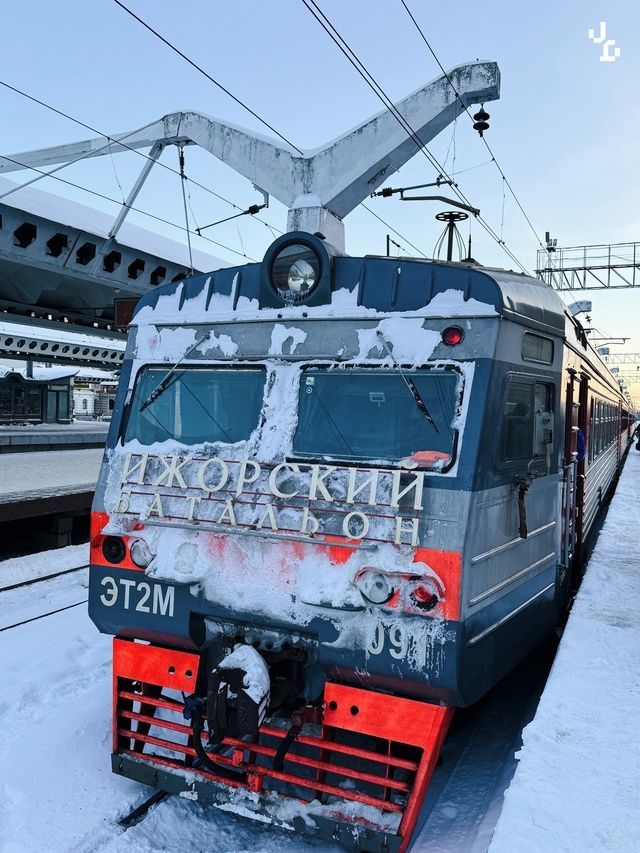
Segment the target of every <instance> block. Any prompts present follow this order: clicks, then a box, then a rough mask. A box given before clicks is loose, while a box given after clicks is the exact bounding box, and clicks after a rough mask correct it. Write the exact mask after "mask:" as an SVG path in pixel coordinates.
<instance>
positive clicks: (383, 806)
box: [112, 639, 453, 853]
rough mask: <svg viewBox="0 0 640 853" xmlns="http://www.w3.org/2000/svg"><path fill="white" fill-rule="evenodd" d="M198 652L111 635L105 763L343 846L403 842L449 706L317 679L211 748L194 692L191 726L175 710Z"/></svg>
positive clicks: (390, 851)
mask: <svg viewBox="0 0 640 853" xmlns="http://www.w3.org/2000/svg"><path fill="white" fill-rule="evenodd" d="M204 660H205V659H204V658H201V656H200V655H199V654H197V653H193V652H184V651H174V650H171V649H163V648H158V647H155V646H149V645H142V644H139V643H134V642H132V641H129V640H120V639H116V640H114V699H115V707H114V754H113V760H112V761H113V769H114V771H115V772H117V773H120V774H121V775H124V776H127V777H129V778H133V779H137V780H138V781H140V782H144V783H146V784H151V785H154V786H155V787H158V788H160V789H162V790H166V791H169V792H171V793H178V794H182V795H183V796H187V797H189V798H191V799H197V800H198V801H199V802H201V803H207V804H213V805H216V806H219V807H221V808H223V809H224V810H225V811H231V812H237V813H239V814H242V815H244V816H245V817H254V818H255V819H257V820H261V821H263V822H264V821H265V820H268V821H269V822H271V823H273V824H274V825H276V826H280V827H283V828H285V829H289V830H292V831H295V832H299V833H304V834H307V835H312V836H316V837H319V838H322V839H325V840H328V841H331V842H337V843H339V844H341V845H343V846H346V847H351V848H357V849H366V850H370V851H381V853H382V851H384V853H394V851H398V853H402V851H405V850H406V849H407V847H408V844H409V841H410V839H411V835H412V833H413V830H414V828H415V826H416V822H417V819H418V815H419V813H420V809H421V807H422V804H423V802H424V797H425V794H426V791H427V787H428V784H429V780H430V778H431V774H432V773H433V771H434V769H435V767H436V763H437V760H438V756H439V753H440V748H441V745H442V742H443V740H444V737H445V734H446V731H447V728H448V726H449V723H450V721H451V717H452V715H453V708H451V707H445V706H440V705H432V704H429V703H426V702H420V701H416V700H413V699H405V698H401V697H398V696H392V695H389V694H383V693H378V692H376V691H374V690H366V689H362V688H360V687H351V686H348V685H344V684H336V683H332V682H328V683H327V684H326V685H325V690H324V696H323V699H322V704H321V705H320V706H315V707H313V706H311V707H308V708H307V707H303V708H300V709H299V711H300V713H299V714H298V715H297V716H296V717H295V718H292V719H290V720H289V722H288V725H283V722H282V721H281V720H279V719H277V718H273V719H271V718H269V717H265V718H264V719H263V721H262V722H261V724H260V726H259V729H258V731H257V733H256V734H247V735H243V736H238V735H227V736H224V737H222V739H221V740H219V742H218V743H217V744H216V745H215V747H214V748H213V749H212V747H211V746H210V743H211V734H212V732H211V731H210V730H209V728H208V725H209V721H208V719H207V720H206V723H207V725H206V727H205V726H204V722H205V715H204V705H203V704H202V700H200V704H199V705H196V704H192V705H189V706H188V707H189V708H190V710H193V711H194V712H195V717H198V716H199V717H200V720H201V721H202V723H203V725H202V727H201V728H199V727H198V726H197V725H196V726H195V727H194V726H193V725H186V724H185V723H186V721H185V719H184V711H185V702H184V699H183V694H185V695H187V694H188V697H189V699H190V700H192V699H193V696H194V695H195V693H196V684H200V685H202V683H203V681H205V680H207V679H205V678H204V676H205V673H200V675H201V678H200V680H198V678H197V676H198V669H199V667H201V666H205V663H204ZM223 669H224V668H223ZM245 671H246V667H245ZM213 683H218V682H217V681H216V680H215V679H214V680H213ZM220 683H222V682H220ZM227 683H229V682H227ZM233 683H236V682H235V680H234V681H233ZM233 692H234V691H233V688H230V694H231V693H233ZM196 698H197V697H196ZM228 698H229V700H231V699H233V697H232V696H231V695H229V697H228ZM256 698H260V697H256ZM207 716H208V714H207ZM195 717H193V718H192V723H193V719H195ZM252 719H254V718H252ZM214 724H215V721H214ZM219 734H221V732H220V731H219V730H218V735H219ZM204 749H208V750H212V751H211V752H207V759H208V760H207V761H206V762H205V761H202V760H201V756H202V753H203V751H204Z"/></svg>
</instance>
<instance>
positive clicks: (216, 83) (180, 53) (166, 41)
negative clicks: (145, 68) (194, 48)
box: [114, 0, 303, 155]
mask: <svg viewBox="0 0 640 853" xmlns="http://www.w3.org/2000/svg"><path fill="white" fill-rule="evenodd" d="M114 3H115V4H116V5H117V6H120V8H121V9H123V10H124V11H125V12H126V13H127V14H128V15H131V17H132V18H134V19H135V20H136V21H137V22H138V23H139V24H141V25H142V26H143V27H144V28H145V29H147V30H149V32H150V33H153V35H154V36H156V38H159V39H160V41H162V42H164V44H166V46H167V47H168V48H170V49H171V50H173V51H174V53H177V54H178V56H181V57H182V59H184V61H185V62H188V63H189V65H191V67H192V68H195V69H196V71H199V72H200V74H202V75H203V76H204V77H206V78H207V80H210V81H211V82H212V83H213V84H214V86H217V87H218V89H220V90H221V91H222V92H224V93H225V95H228V96H229V97H230V98H231V99H232V100H233V101H235V102H236V104H239V105H240V106H241V107H242V108H243V109H245V110H246V111H247V112H248V113H250V114H251V115H252V116H253V117H254V118H256V119H257V120H258V121H259V122H260V123H261V124H263V125H264V126H265V127H267V128H268V129H269V130H270V131H271V132H272V133H275V135H276V136H277V137H278V138H279V139H281V140H282V141H283V142H286V144H287V145H288V146H289V147H290V148H293V149H294V151H297V152H298V154H300V155H302V154H303V152H302V151H301V150H300V149H299V148H298V146H297V145H294V144H293V143H292V142H291V141H290V140H288V139H287V137H286V136H284V135H283V134H282V133H279V132H278V131H277V130H276V129H275V127H273V126H272V125H270V124H269V122H268V121H266V120H265V119H263V118H262V116H260V115H258V113H257V112H255V110H252V109H251V107H250V106H248V105H247V104H246V103H245V102H244V101H243V100H241V98H238V97H236V95H234V94H233V92H230V91H229V89H227V88H226V86H223V85H222V83H220V82H219V81H218V80H216V79H215V77H212V76H211V74H209V72H208V71H205V70H204V68H202V66H200V65H198V64H197V63H196V62H194V61H193V60H192V59H190V58H189V57H188V56H187V54H186V53H184V52H183V51H181V50H180V48H178V47H176V46H175V45H174V44H173V43H172V42H170V41H169V39H167V38H165V37H164V36H163V35H162V34H161V33H159V32H158V31H157V30H155V29H154V28H153V27H152V26H151V25H150V24H148V23H147V22H146V21H144V20H143V19H142V18H140V17H139V16H138V15H136V13H135V12H133V11H132V10H131V9H129V8H128V7H127V6H125V4H124V3H121V2H120V0H114Z"/></svg>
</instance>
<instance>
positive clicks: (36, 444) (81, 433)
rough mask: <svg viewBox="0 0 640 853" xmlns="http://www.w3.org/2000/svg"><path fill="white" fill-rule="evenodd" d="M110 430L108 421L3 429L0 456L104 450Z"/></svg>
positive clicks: (0, 428) (6, 427) (0, 440)
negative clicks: (58, 451) (101, 448)
mask: <svg viewBox="0 0 640 853" xmlns="http://www.w3.org/2000/svg"><path fill="white" fill-rule="evenodd" d="M108 430H109V421H75V422H74V423H71V424H37V425H36V426H34V425H28V426H0V453H21V452H24V451H45V450H81V449H84V448H91V447H104V444H105V441H106V439H107V432H108ZM0 482H1V481H0ZM0 488H1V486H0Z"/></svg>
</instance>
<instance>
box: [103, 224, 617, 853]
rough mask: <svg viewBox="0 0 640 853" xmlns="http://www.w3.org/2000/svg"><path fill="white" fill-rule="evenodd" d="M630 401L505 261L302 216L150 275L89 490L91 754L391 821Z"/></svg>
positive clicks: (156, 775)
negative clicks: (436, 252)
mask: <svg viewBox="0 0 640 853" xmlns="http://www.w3.org/2000/svg"><path fill="white" fill-rule="evenodd" d="M630 422H631V415H630V412H629V411H628V407H627V403H626V401H625V399H624V397H623V395H622V394H621V392H620V388H619V386H618V383H617V382H616V380H615V378H614V377H613V376H612V375H611V374H610V372H609V371H608V369H607V367H606V365H605V364H604V363H603V361H602V360H601V359H600V357H599V356H598V355H597V353H596V352H595V351H594V349H593V348H592V347H591V346H590V345H589V342H588V340H587V337H586V335H585V333H584V330H583V329H582V328H581V326H580V324H579V322H578V321H577V320H576V319H575V318H574V317H572V316H570V315H569V314H568V313H567V311H566V310H565V308H564V306H563V304H562V303H561V301H560V299H559V298H558V296H557V294H556V293H555V292H554V291H553V290H552V289H551V288H550V287H548V286H546V285H545V284H544V283H542V282H541V281H539V280H537V279H532V278H528V277H526V276H522V275H518V274H515V273H513V272H507V271H504V270H497V269H488V268H484V267H481V266H479V265H477V264H470V263H445V262H438V261H425V260H417V259H402V260H396V259H390V258H384V257H365V258H353V257H345V256H341V255H339V254H338V253H337V252H336V251H335V250H334V249H333V248H332V247H331V246H330V245H329V244H328V243H327V242H326V241H325V240H323V239H322V238H321V236H320V235H311V234H307V233H302V232H298V233H289V234H286V235H285V236H284V237H282V238H279V239H278V240H276V241H275V242H274V243H273V245H272V246H271V247H270V248H269V250H268V251H267V253H266V256H265V258H264V260H263V261H262V263H252V264H247V265H246V266H242V267H236V268H229V269H222V270H219V271H217V272H215V273H211V274H210V275H203V276H198V277H194V278H191V279H187V280H184V281H180V282H177V283H174V284H169V285H166V286H163V287H159V288H157V289H156V290H155V291H153V292H151V293H149V294H147V295H146V296H145V297H144V298H143V299H142V300H141V301H140V303H139V305H138V307H137V309H136V313H135V316H134V318H133V321H132V326H131V333H130V337H129V341H128V345H127V352H126V358H125V362H124V365H123V370H122V375H121V379H120V385H119V389H118V395H117V399H116V406H115V411H114V416H113V420H112V423H111V428H110V431H109V436H108V441H107V449H106V452H105V456H104V462H103V465H102V470H101V474H100V479H99V483H98V488H97V491H96V496H95V501H94V506H93V514H92V532H91V576H90V577H91V579H90V599H89V607H90V614H91V617H92V619H93V621H94V622H95V624H96V625H97V626H98V628H99V629H100V630H101V631H102V632H105V633H109V634H113V635H114V638H115V639H114V652H113V655H114V671H113V756H112V762H113V769H114V771H115V772H116V773H120V774H122V775H125V776H128V777H131V778H134V779H137V780H139V781H142V782H145V783H147V784H150V785H154V786H156V787H158V788H161V789H164V790H167V791H170V792H179V793H182V794H183V795H185V796H189V797H191V798H193V799H198V800H200V801H201V802H204V803H215V804H217V805H220V806H222V807H223V808H225V809H226V810H230V811H237V812H239V813H241V814H244V815H249V816H251V815H255V816H257V817H260V818H261V819H263V820H264V819H265V815H266V816H267V817H268V819H270V820H272V821H274V822H275V823H277V824H279V825H281V826H285V827H289V828H293V829H298V828H300V829H301V830H303V831H305V832H308V833H312V834H318V835H326V836H328V837H330V838H333V839H336V840H338V841H339V842H341V843H343V844H347V845H351V846H357V847H360V848H364V849H369V850H398V849H400V850H404V849H406V847H407V845H408V843H409V839H410V837H411V833H412V830H413V828H414V826H415V823H416V819H417V815H418V810H419V808H420V805H421V803H422V801H423V798H424V793H425V791H426V787H427V785H428V782H429V778H430V775H431V773H432V771H433V768H434V766H435V762H436V760H437V757H438V751H439V748H440V745H441V743H442V740H443V738H444V736H445V734H446V730H447V726H448V724H449V721H450V719H451V715H452V713H453V709H454V708H455V707H456V706H466V705H469V704H471V703H473V702H475V701H476V700H477V699H478V698H479V697H481V696H482V695H483V694H484V693H485V692H486V691H487V690H488V689H489V688H491V687H492V685H494V684H495V683H496V682H497V681H498V680H499V679H500V678H501V677H502V676H503V675H504V674H505V673H506V672H508V671H509V670H510V669H511V668H513V667H514V666H515V665H516V664H517V663H518V662H519V661H520V660H522V659H523V658H524V657H525V656H526V655H527V654H528V653H529V652H530V651H531V650H532V649H533V648H534V647H535V646H536V644H538V643H539V642H540V641H541V640H543V639H544V638H545V637H546V636H547V635H549V634H550V633H551V632H552V631H553V630H554V627H555V626H556V625H557V623H558V621H559V619H560V618H561V615H562V613H563V612H564V611H565V610H566V608H567V606H568V602H569V601H570V599H571V596H572V592H573V590H574V589H575V587H576V584H577V581H578V579H579V576H580V571H581V567H582V565H583V561H584V555H585V549H586V548H587V547H588V543H589V536H590V534H591V533H592V532H593V530H594V526H595V524H596V521H597V518H598V512H599V510H600V508H601V507H602V506H603V504H604V503H605V501H606V499H607V495H608V494H609V492H610V490H611V488H612V486H613V484H614V482H615V479H616V476H617V473H618V471H619V468H620V464H621V461H622V459H623V455H624V453H625V450H626V448H627V446H628V443H629V440H630Z"/></svg>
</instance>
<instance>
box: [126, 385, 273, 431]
mask: <svg viewBox="0 0 640 853" xmlns="http://www.w3.org/2000/svg"><path fill="white" fill-rule="evenodd" d="M168 373H169V370H168V369H160V368H147V369H145V370H144V371H143V372H142V373H141V374H140V376H139V377H138V381H137V383H136V386H135V391H134V395H133V399H132V401H131V412H130V415H129V420H128V423H127V429H126V434H125V437H124V440H125V442H126V441H130V440H131V439H134V438H135V439H137V440H138V441H139V442H140V443H141V444H153V443H154V442H156V441H165V440H166V439H168V438H173V439H175V440H176V441H179V442H181V443H182V444H202V443H204V442H216V441H223V442H226V443H227V444H233V443H235V442H236V441H244V440H245V439H247V438H249V436H250V435H251V433H252V432H253V430H254V429H255V428H256V426H257V425H258V418H259V416H260V409H261V408H262V397H263V392H264V384H265V376H266V371H265V369H264V368H259V369H247V370H240V369H238V370H223V369H213V370H205V369H182V370H176V371H174V372H173V373H172V375H171V376H170V377H169V381H168V383H167V385H166V387H165V388H164V390H163V391H162V393H161V394H159V395H158V397H156V399H154V400H153V402H151V403H148V404H147V405H146V406H144V408H143V404H144V402H145V400H148V399H149V397H150V396H151V395H152V394H153V392H154V390H155V389H156V388H157V387H158V385H159V384H160V383H161V382H162V381H163V380H164V379H165V377H166V376H167V374H168Z"/></svg>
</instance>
